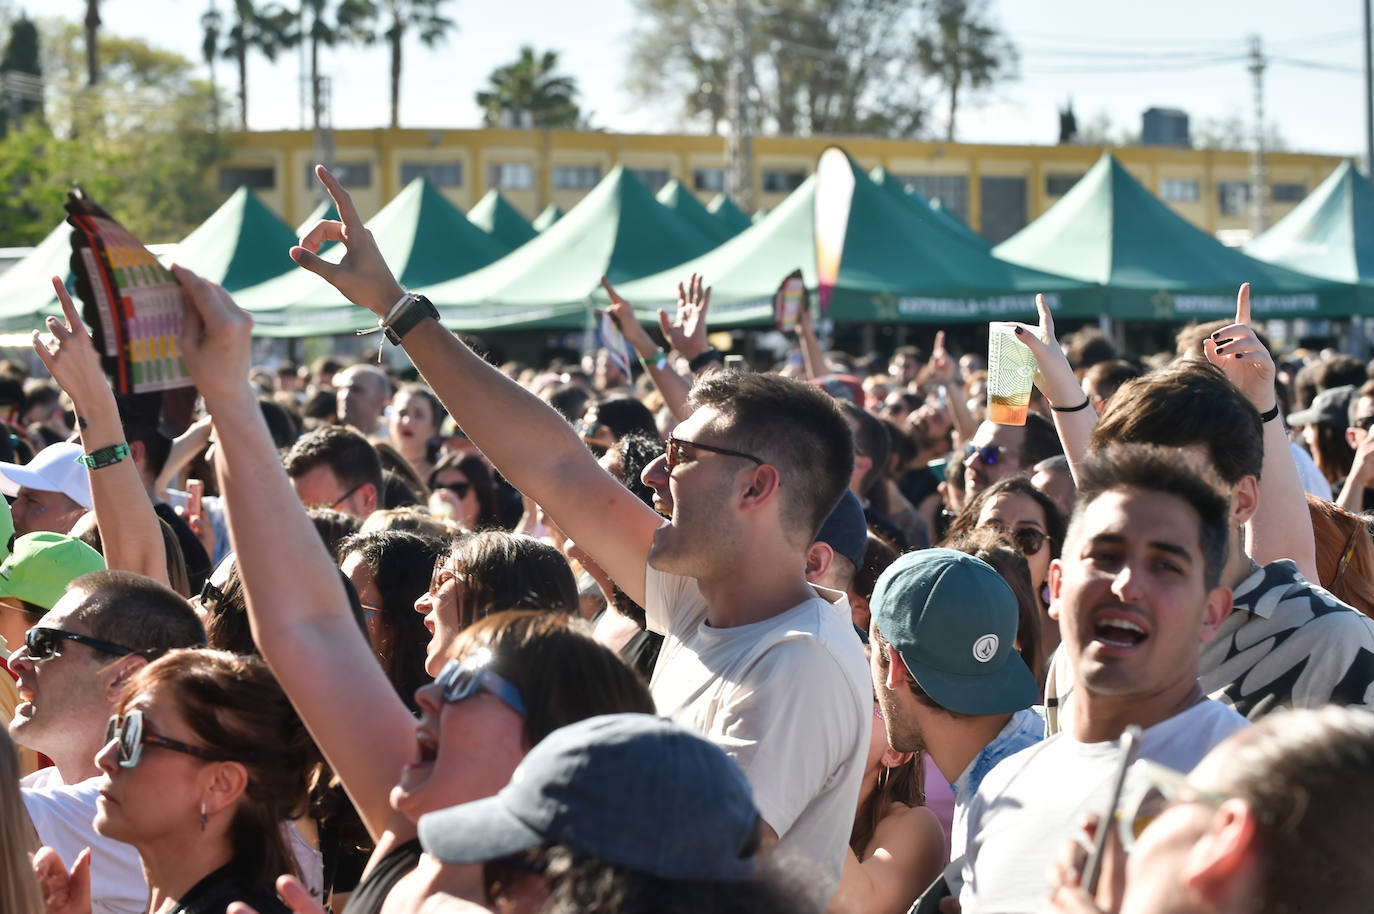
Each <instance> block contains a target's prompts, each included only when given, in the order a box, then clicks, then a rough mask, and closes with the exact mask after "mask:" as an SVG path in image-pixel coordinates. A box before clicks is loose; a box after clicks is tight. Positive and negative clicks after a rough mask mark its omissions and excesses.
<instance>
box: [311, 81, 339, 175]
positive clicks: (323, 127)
mask: <svg viewBox="0 0 1374 914" xmlns="http://www.w3.org/2000/svg"><path fill="white" fill-rule="evenodd" d="M313 86H314V92H313V93H312V95H313V96H314V105H315V108H314V116H315V161H316V162H319V163H321V164H322V165H324V166H325V167H326V168H331V169H332V168H333V167H334V164H335V163H334V119H333V114H332V112H333V107H334V106H333V99H332V88H333V87H332V84H331V82H330V79H329V77H328V76H321V75H319V74H315V76H314V83H313ZM313 183H314V184H315V188H316V190H315V195H316V196H317V197H319V198H320V199H324V197H325V195H326V191H325V190H324V186H323V185H322V184H320V183H319V182H318V181H316V182H313Z"/></svg>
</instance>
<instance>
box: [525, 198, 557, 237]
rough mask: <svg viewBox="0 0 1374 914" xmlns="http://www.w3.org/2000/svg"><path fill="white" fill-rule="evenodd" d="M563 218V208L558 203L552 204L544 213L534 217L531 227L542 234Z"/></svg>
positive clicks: (545, 208)
mask: <svg viewBox="0 0 1374 914" xmlns="http://www.w3.org/2000/svg"><path fill="white" fill-rule="evenodd" d="M562 218H563V207H561V206H559V205H558V204H557V203H550V204H549V205H548V206H546V207H544V211H543V212H541V213H540V214H539V215H537V216H535V217H534V221H533V222H531V223H530V227H531V228H533V229H534V230H535V231H536V232H539V233H541V234H542V233H543V232H544V231H545V230H546V229H547V228H548V227H549V226H551V225H553V224H554V223H555V222H557V221H558V220H559V219H562Z"/></svg>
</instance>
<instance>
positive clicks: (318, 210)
mask: <svg viewBox="0 0 1374 914" xmlns="http://www.w3.org/2000/svg"><path fill="white" fill-rule="evenodd" d="M324 219H329V220H332V221H336V222H337V221H338V219H339V210H338V207H336V206H335V205H334V201H333V200H329V199H325V200H324V201H322V202H321V203H320V205H319V206H316V207H315V208H314V209H313V210H311V211H310V215H308V216H306V217H305V221H304V222H302V223H301V224H300V225H298V226H296V237H297V238H302V237H304V236H305V233H306V232H308V231H310V230H311V229H312V228H314V227H315V223H316V222H320V221H321V220H324ZM330 244H333V242H332V241H331V242H330Z"/></svg>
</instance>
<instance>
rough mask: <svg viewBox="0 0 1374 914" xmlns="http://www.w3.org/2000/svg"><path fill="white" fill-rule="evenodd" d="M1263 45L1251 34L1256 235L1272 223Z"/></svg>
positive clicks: (1253, 227)
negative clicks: (1266, 148) (1265, 127)
mask: <svg viewBox="0 0 1374 914" xmlns="http://www.w3.org/2000/svg"><path fill="white" fill-rule="evenodd" d="M1265 63H1266V61H1265V59H1264V49H1263V47H1262V46H1261V44H1260V36H1258V35H1251V36H1250V75H1251V76H1252V77H1253V78H1254V82H1255V151H1254V154H1253V155H1252V156H1251V158H1250V231H1251V232H1252V233H1253V234H1254V236H1255V237H1259V235H1260V233H1261V232H1263V231H1264V230H1265V229H1266V228H1268V227H1269V175H1268V167H1267V166H1266V164H1265V161H1264V67H1265Z"/></svg>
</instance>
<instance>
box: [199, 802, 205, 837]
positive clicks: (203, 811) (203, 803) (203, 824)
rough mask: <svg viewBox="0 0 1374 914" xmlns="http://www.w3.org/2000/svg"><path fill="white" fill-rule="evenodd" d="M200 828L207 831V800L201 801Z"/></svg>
mask: <svg viewBox="0 0 1374 914" xmlns="http://www.w3.org/2000/svg"><path fill="white" fill-rule="evenodd" d="M200 830H201V831H205V801H204V800H201V801H200Z"/></svg>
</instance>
